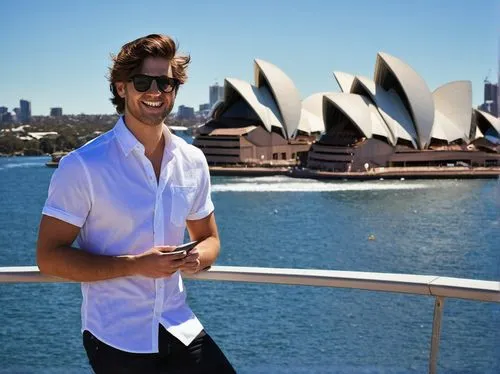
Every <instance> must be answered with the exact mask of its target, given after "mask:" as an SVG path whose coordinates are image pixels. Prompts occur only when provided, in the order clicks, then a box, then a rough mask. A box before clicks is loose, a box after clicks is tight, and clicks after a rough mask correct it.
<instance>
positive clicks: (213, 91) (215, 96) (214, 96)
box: [209, 83, 224, 108]
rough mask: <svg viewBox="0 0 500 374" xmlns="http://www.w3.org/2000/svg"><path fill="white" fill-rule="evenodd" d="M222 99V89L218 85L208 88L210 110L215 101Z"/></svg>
mask: <svg viewBox="0 0 500 374" xmlns="http://www.w3.org/2000/svg"><path fill="white" fill-rule="evenodd" d="M222 99H224V87H223V86H219V84H218V83H215V84H214V85H213V86H210V87H209V101H210V102H209V105H210V108H212V107H213V106H214V104H215V103H216V102H217V101H219V100H222Z"/></svg>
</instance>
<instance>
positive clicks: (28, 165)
mask: <svg viewBox="0 0 500 374" xmlns="http://www.w3.org/2000/svg"><path fill="white" fill-rule="evenodd" d="M45 162H46V161H43V162H42V161H40V162H22V163H15V162H12V163H8V164H4V165H0V170H8V169H15V168H33V167H40V166H45Z"/></svg>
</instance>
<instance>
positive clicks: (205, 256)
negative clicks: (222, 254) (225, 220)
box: [198, 236, 220, 270]
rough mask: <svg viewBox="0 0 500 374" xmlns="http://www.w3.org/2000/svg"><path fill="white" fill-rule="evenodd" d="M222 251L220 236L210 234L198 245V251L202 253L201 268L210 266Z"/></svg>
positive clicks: (200, 258)
mask: <svg viewBox="0 0 500 374" xmlns="http://www.w3.org/2000/svg"><path fill="white" fill-rule="evenodd" d="M219 251H220V241H219V238H217V237H214V236H210V237H208V238H207V239H205V240H204V241H203V242H201V243H200V244H199V245H198V252H199V253H200V257H199V260H200V270H203V269H205V268H207V267H210V266H211V265H212V264H213V263H214V262H215V260H216V259H217V257H218V256H219Z"/></svg>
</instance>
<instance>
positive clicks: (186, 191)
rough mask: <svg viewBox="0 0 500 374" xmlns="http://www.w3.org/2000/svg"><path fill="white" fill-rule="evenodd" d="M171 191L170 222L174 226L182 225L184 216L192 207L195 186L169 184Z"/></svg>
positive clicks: (184, 219) (185, 216) (184, 221)
mask: <svg viewBox="0 0 500 374" xmlns="http://www.w3.org/2000/svg"><path fill="white" fill-rule="evenodd" d="M170 191H171V192H172V210H171V212H170V222H172V223H173V224H174V225H175V226H184V225H185V223H186V218H187V216H188V215H189V213H190V212H191V209H192V207H193V203H194V199H195V194H196V187H195V186H170Z"/></svg>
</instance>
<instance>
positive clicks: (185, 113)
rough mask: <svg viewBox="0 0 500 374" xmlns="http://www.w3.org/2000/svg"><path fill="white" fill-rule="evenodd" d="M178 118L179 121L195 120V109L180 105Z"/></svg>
mask: <svg viewBox="0 0 500 374" xmlns="http://www.w3.org/2000/svg"><path fill="white" fill-rule="evenodd" d="M177 118H179V119H192V118H194V108H193V107H190V106H184V105H179V110H178V111H177Z"/></svg>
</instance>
